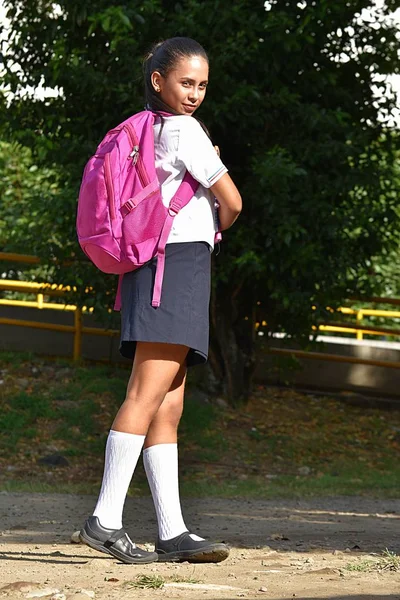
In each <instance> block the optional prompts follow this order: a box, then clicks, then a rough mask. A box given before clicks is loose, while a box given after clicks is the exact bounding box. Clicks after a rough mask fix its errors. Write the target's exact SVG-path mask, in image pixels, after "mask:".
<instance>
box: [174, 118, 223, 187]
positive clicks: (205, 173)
mask: <svg viewBox="0 0 400 600" xmlns="http://www.w3.org/2000/svg"><path fill="white" fill-rule="evenodd" d="M180 119H181V126H180V133H179V145H178V152H177V155H178V159H179V160H180V161H182V163H183V164H184V165H185V167H186V169H187V170H188V171H189V173H190V174H191V175H192V176H193V177H194V178H195V179H196V180H197V181H198V182H199V183H201V185H203V186H204V187H205V188H210V187H211V186H212V185H214V183H217V181H218V180H219V179H220V178H221V177H222V175H224V174H225V173H226V172H227V171H228V169H227V168H226V167H225V165H224V163H223V162H222V160H221V159H220V157H219V156H218V154H217V153H216V151H215V148H214V146H213V145H212V142H211V140H210V138H209V137H208V135H207V134H206V132H205V131H204V129H203V128H202V126H201V125H200V123H199V122H198V121H197V120H196V119H195V118H194V117H190V116H182V117H180Z"/></svg>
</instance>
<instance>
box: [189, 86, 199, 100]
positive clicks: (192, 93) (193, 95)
mask: <svg viewBox="0 0 400 600" xmlns="http://www.w3.org/2000/svg"><path fill="white" fill-rule="evenodd" d="M189 99H190V100H193V101H194V102H196V100H198V99H199V90H198V89H197V88H192V89H191V90H190V94H189Z"/></svg>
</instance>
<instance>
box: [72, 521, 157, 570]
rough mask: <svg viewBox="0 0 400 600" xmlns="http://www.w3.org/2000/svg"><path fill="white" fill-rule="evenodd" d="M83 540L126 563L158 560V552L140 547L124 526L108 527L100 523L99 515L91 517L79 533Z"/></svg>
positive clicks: (144, 562)
mask: <svg viewBox="0 0 400 600" xmlns="http://www.w3.org/2000/svg"><path fill="white" fill-rule="evenodd" d="M79 537H80V540H81V542H83V543H84V544H87V545H88V546H90V547H91V548H94V550H99V552H104V553H105V554H111V556H114V557H115V558H118V559H119V560H121V561H122V562H124V563H129V564H133V565H139V564H141V565H143V564H146V563H152V562H156V561H157V560H158V555H157V553H156V552H146V551H145V550H142V549H141V548H138V547H137V546H136V545H135V544H134V543H133V542H132V540H131V539H130V538H129V536H128V535H127V533H126V531H125V529H124V528H122V529H107V528H106V527H102V526H101V525H100V521H99V519H98V518H97V517H89V518H88V520H87V521H86V523H85V525H84V527H83V529H81V531H80V533H79Z"/></svg>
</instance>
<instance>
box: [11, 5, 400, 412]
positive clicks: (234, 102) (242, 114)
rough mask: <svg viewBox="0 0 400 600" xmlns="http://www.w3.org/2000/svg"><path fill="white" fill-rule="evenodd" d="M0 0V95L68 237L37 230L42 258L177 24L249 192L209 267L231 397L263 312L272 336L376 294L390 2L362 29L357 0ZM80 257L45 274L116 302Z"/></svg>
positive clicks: (217, 366) (241, 393)
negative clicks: (199, 66) (56, 189)
mask: <svg viewBox="0 0 400 600" xmlns="http://www.w3.org/2000/svg"><path fill="white" fill-rule="evenodd" d="M5 5H6V6H7V8H8V16H9V18H10V20H11V36H10V41H9V47H8V49H7V59H6V61H5V73H4V83H5V84H6V86H7V89H8V90H9V91H10V92H12V93H13V94H14V95H13V96H12V97H11V100H10V105H9V106H8V107H7V102H6V99H4V102H3V113H2V114H3V125H4V127H3V129H4V131H7V135H8V136H10V137H12V138H13V139H17V140H19V141H21V142H23V143H24V144H26V145H29V146H31V147H32V148H33V149H34V151H35V153H36V155H37V157H38V158H39V159H40V160H42V161H43V162H44V163H45V164H50V163H51V164H55V165H57V170H58V176H59V178H60V181H62V193H60V194H59V195H58V196H57V201H56V202H55V204H54V207H53V209H54V211H55V212H56V214H57V217H58V219H59V221H57V222H54V227H55V228H56V229H57V235H60V236H61V237H62V239H63V241H64V243H63V244H62V245H61V247H60V246H58V245H54V246H52V247H51V248H50V249H49V248H48V247H47V246H46V240H45V239H44V240H42V242H43V246H42V248H41V249H39V250H38V251H40V252H41V254H42V256H47V257H48V258H49V259H51V258H52V257H53V255H54V256H57V257H58V258H61V259H64V260H65V259H76V257H77V256H80V254H79V249H78V248H77V244H76V241H75V234H74V224H75V202H76V196H77V191H78V185H79V180H80V177H81V174H82V169H83V166H84V163H85V161H86V160H87V158H88V156H89V155H90V154H91V153H92V152H93V149H94V147H95V145H96V143H97V142H98V141H99V140H100V139H101V137H102V136H103V135H104V133H105V131H106V130H107V129H108V128H109V127H111V126H113V125H115V124H116V123H118V122H120V121H122V120H123V119H124V118H125V117H127V116H128V115H129V114H131V113H132V112H134V111H136V110H138V109H140V108H141V107H142V103H143V101H142V81H141V56H142V55H143V54H144V53H145V52H146V50H147V49H148V47H149V46H150V44H151V43H152V42H153V41H154V40H158V39H162V38H166V37H170V36H173V35H189V36H191V37H194V38H196V39H198V40H199V41H200V42H201V43H203V44H204V46H205V47H206V48H207V50H208V52H209V55H210V62H211V83H210V88H209V97H208V99H207V101H206V102H205V104H204V105H203V107H202V109H201V111H202V112H201V114H200V115H199V116H200V117H201V118H202V119H203V120H204V121H205V122H206V124H207V125H208V126H209V128H210V130H211V133H212V136H213V139H214V140H215V143H217V144H218V145H219V146H220V147H221V149H222V158H223V160H224V161H225V162H226V164H227V165H228V167H229V169H230V171H231V173H232V176H233V178H234V180H235V181H236V182H237V184H238V186H239V188H240V190H241V192H242V195H243V198H244V211H243V214H242V215H241V217H240V220H239V222H238V224H237V225H235V227H234V228H233V229H232V230H231V231H229V232H227V233H226V234H225V236H224V238H225V240H224V242H223V244H222V245H221V252H220V254H219V256H218V257H217V258H216V260H215V261H214V263H215V264H214V267H215V279H214V294H213V301H212V310H211V314H212V341H211V365H212V367H213V371H214V373H215V374H216V376H217V380H218V381H219V382H224V386H225V391H226V393H227V395H228V397H229V399H230V400H231V401H232V402H237V401H240V400H241V399H244V398H245V397H246V396H247V394H248V392H249V389H250V383H251V378H252V374H253V372H254V366H255V350H256V338H255V328H254V323H255V321H256V320H257V319H258V318H259V317H260V316H262V317H263V318H265V319H266V320H267V322H268V325H269V328H270V331H283V332H285V333H287V334H288V335H290V336H297V337H299V338H301V337H303V339H306V337H307V336H308V332H309V330H310V326H311V324H312V323H313V322H316V321H317V320H318V319H320V318H321V317H323V316H324V312H325V306H326V305H327V304H328V303H329V304H330V305H331V306H334V305H335V304H336V303H339V302H341V301H342V299H343V298H345V297H346V296H348V295H350V294H351V295H354V294H360V293H369V292H370V291H371V286H372V285H373V283H374V281H375V279H372V278H371V277H370V276H369V273H370V260H371V257H373V256H379V255H380V254H382V252H384V251H389V249H390V247H391V246H392V244H393V243H394V242H393V238H394V236H395V232H396V228H397V227H398V217H397V215H396V213H395V210H394V209H395V204H396V189H395V185H396V183H395V180H394V178H393V163H394V159H393V137H392V136H391V135H390V132H388V127H389V126H388V123H389V121H388V120H389V118H390V112H391V111H392V109H393V107H394V103H395V97H394V94H393V93H391V91H390V89H387V88H386V86H385V85H383V84H382V85H381V86H380V88H379V89H378V94H379V97H374V95H373V92H372V90H371V83H372V82H373V80H374V77H375V75H376V74H377V73H380V74H386V73H394V72H398V71H399V62H398V55H397V47H398V42H397V40H396V33H397V29H396V27H395V26H394V24H392V23H390V22H388V21H385V20H384V16H385V15H388V14H389V12H390V11H391V10H394V9H395V8H396V7H397V1H396V0H388V1H387V2H386V5H385V6H384V7H383V8H381V9H380V10H379V11H378V13H377V16H376V17H371V22H369V23H367V22H365V21H360V19H359V16H360V13H361V12H362V10H363V9H364V8H367V7H369V6H370V2H369V1H368V0H349V1H348V2H339V1H332V0H321V1H320V2H310V1H309V0H302V1H301V2H286V1H285V0H273V1H271V2H267V3H265V2H264V1H263V0H257V1H255V0H236V1H235V2H232V3H226V2H221V1H219V0H203V1H202V2H198V1H197V0H181V1H180V2H176V0H174V2H170V1H169V0H164V1H163V0H145V1H144V2H137V1H136V0H129V1H128V2H126V3H124V4H119V3H110V2H106V1H105V0H96V1H89V2H84V3H83V2H80V1H79V2H78V1H77V0H69V1H68V2H66V1H63V0H62V1H61V2H59V3H58V4H54V3H53V2H50V1H48V0H41V1H40V2H36V1H35V2H34V1H33V0H23V1H22V0H13V1H11V0H6V1H5ZM16 65H18V68H16ZM40 83H42V84H43V85H45V86H48V87H50V88H57V89H59V90H60V95H59V96H57V97H55V98H52V99H47V100H46V101H39V100H38V99H37V98H35V97H34V96H32V95H29V94H26V92H23V89H24V88H26V86H33V87H36V86H38V85H39V84H40ZM6 108H7V113H6ZM380 112H381V113H382V112H383V114H384V115H386V116H385V117H384V118H383V119H382V118H380V117H379V113H380ZM383 132H387V134H386V135H384V136H383V135H382V134H383ZM381 152H384V153H385V156H387V160H386V161H385V163H384V164H382V162H381V161H379V160H377V156H379V154H380V153H381ZM50 214H51V215H52V214H53V213H50ZM84 265H85V263H83V262H80V263H79V264H78V266H75V267H68V266H63V267H62V268H61V267H60V269H61V270H60V272H58V273H55V275H54V276H57V277H58V278H60V276H61V275H62V279H63V281H69V282H71V283H74V282H76V281H77V282H78V283H80V284H82V288H84V287H85V286H86V284H88V283H90V284H91V285H92V286H93V287H94V288H95V289H96V295H94V296H93V298H92V299H91V301H92V302H93V303H95V304H97V305H98V306H104V305H107V304H110V303H111V301H112V293H110V278H106V277H103V276H100V275H99V274H98V273H95V272H94V270H93V269H91V268H90V267H86V266H84ZM311 305H314V306H316V308H317V309H316V310H315V311H311V310H310V307H311Z"/></svg>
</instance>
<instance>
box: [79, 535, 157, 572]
mask: <svg viewBox="0 0 400 600" xmlns="http://www.w3.org/2000/svg"><path fill="white" fill-rule="evenodd" d="M79 539H80V540H81V542H83V543H84V544H86V545H87V546H89V547H90V548H93V550H98V551H99V552H103V553H104V554H108V555H109V556H113V557H114V558H117V559H118V560H120V561H121V562H123V563H126V564H128V565H145V564H150V563H153V562H157V561H158V556H157V554H155V555H154V558H148V557H143V558H130V557H127V556H126V555H125V554H123V553H122V552H119V551H118V550H115V549H113V548H106V547H105V546H104V545H103V543H102V542H99V541H98V540H95V539H93V538H91V537H89V536H88V535H87V533H86V532H85V531H84V530H82V531H81V532H80V533H79Z"/></svg>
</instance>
